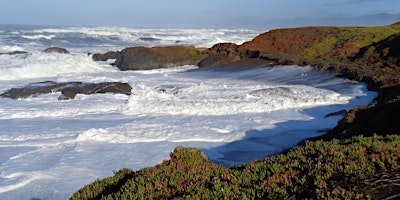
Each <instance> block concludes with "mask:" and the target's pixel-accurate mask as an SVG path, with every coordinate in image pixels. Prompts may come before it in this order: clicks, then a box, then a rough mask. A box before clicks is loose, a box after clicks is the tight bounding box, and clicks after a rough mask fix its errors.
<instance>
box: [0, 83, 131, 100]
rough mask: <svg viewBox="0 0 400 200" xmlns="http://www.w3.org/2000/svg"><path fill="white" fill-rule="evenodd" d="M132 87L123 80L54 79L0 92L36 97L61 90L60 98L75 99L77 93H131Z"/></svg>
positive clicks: (8, 94)
mask: <svg viewBox="0 0 400 200" xmlns="http://www.w3.org/2000/svg"><path fill="white" fill-rule="evenodd" d="M131 90H132V87H131V86H130V85H129V84H128V83H121V82H101V83H83V82H67V83H57V82H53V81H44V82H36V83H30V84H28V85H27V86H24V87H20V88H12V89H9V90H7V91H5V92H4V93H2V94H0V97H4V98H12V99H19V98H27V97H36V96H39V95H41V94H48V93H55V92H61V93H62V95H61V96H60V97H59V98H58V99H59V100H66V99H74V98H75V96H76V94H87V95H89V94H97V93H119V94H126V95H130V94H131Z"/></svg>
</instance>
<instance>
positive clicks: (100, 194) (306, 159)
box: [71, 135, 400, 199]
mask: <svg viewBox="0 0 400 200" xmlns="http://www.w3.org/2000/svg"><path fill="white" fill-rule="evenodd" d="M399 193H400V136H398V135H389V136H385V137H384V136H377V135H374V136H372V137H363V136H358V137H353V138H351V139H347V140H342V141H340V140H336V139H335V140H332V141H328V142H323V141H316V142H306V143H305V145H303V146H298V147H295V148H293V149H292V150H290V151H289V152H288V153H287V154H282V155H278V156H275V157H271V158H266V159H264V160H260V161H254V162H250V163H248V164H244V165H242V166H238V167H231V168H230V169H228V168H225V167H222V166H218V165H215V164H212V163H210V162H209V160H208V159H207V158H206V157H205V156H204V155H203V154H202V152H201V151H200V150H197V149H191V148H183V147H177V148H176V149H175V151H174V152H173V153H171V159H170V160H166V161H164V162H163V163H162V164H160V165H157V166H155V167H151V168H145V169H142V170H139V171H132V170H130V169H122V170H120V171H118V172H115V175H114V176H112V177H108V178H105V179H102V180H97V181H95V182H93V183H91V184H89V185H87V186H85V187H84V188H82V189H81V190H79V191H78V192H76V193H75V194H74V195H73V197H72V198H71V199H171V198H176V199H305V198H310V199H325V198H339V199H369V198H373V199H377V198H378V199H379V198H386V197H393V198H394V197H397V198H398V197H400V196H399ZM396 195H397V196H396Z"/></svg>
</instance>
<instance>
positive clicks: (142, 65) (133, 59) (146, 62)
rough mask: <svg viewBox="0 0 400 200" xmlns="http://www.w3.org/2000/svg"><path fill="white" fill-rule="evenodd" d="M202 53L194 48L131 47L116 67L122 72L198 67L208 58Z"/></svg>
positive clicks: (119, 59)
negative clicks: (186, 66)
mask: <svg viewBox="0 0 400 200" xmlns="http://www.w3.org/2000/svg"><path fill="white" fill-rule="evenodd" d="M202 51H203V49H201V48H195V47H193V46H188V47H187V46H167V47H152V48H148V47H129V48H125V49H123V50H122V51H121V52H120V54H119V56H118V57H117V60H116V61H115V65H116V66H117V67H118V68H119V69H120V70H122V71H126V70H150V69H158V68H169V67H175V66H182V65H197V64H198V63H199V61H200V60H201V59H203V58H205V57H206V56H207V55H205V54H203V53H202Z"/></svg>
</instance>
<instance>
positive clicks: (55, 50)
mask: <svg viewBox="0 0 400 200" xmlns="http://www.w3.org/2000/svg"><path fill="white" fill-rule="evenodd" d="M43 52H46V53H61V54H69V51H68V50H67V49H64V48H61V47H49V48H47V49H45V50H44V51H43Z"/></svg>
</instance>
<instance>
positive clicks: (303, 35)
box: [240, 27, 334, 56]
mask: <svg viewBox="0 0 400 200" xmlns="http://www.w3.org/2000/svg"><path fill="white" fill-rule="evenodd" d="M332 30H334V28H332V27H305V28H288V29H276V30H272V31H269V32H266V33H263V34H261V35H259V36H257V37H256V38H254V39H253V40H252V41H250V42H246V43H244V44H243V45H242V46H241V47H240V49H250V50H255V51H256V50H257V51H260V53H261V54H264V53H268V54H270V53H274V54H275V53H282V54H289V55H293V56H299V55H301V54H302V53H304V50H305V49H307V48H310V47H312V46H314V45H316V44H317V43H320V42H321V41H322V39H323V36H324V35H327V34H329V33H330V32H331V31H332Z"/></svg>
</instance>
